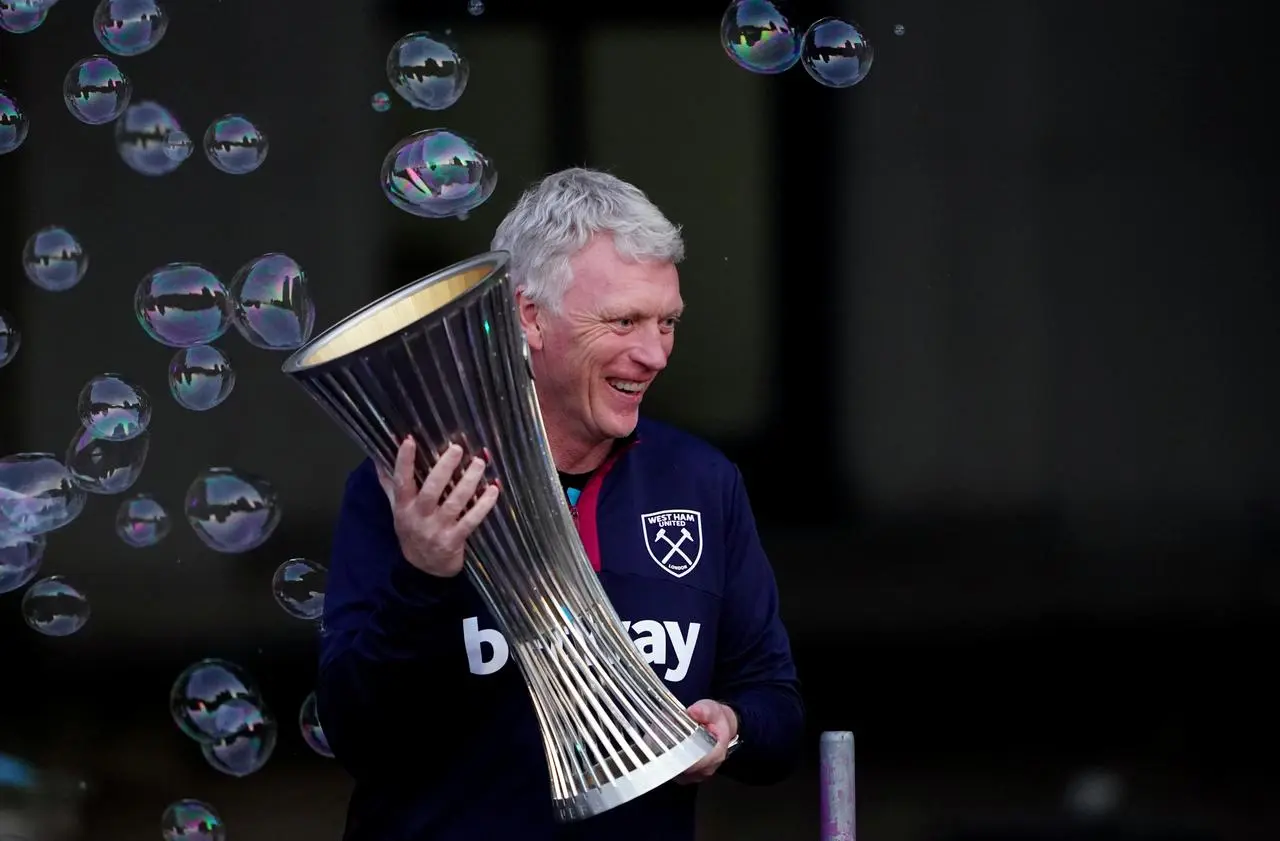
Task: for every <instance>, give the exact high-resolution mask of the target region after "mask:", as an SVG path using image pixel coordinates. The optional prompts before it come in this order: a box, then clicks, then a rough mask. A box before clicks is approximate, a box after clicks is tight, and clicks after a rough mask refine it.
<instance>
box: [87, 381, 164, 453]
mask: <svg viewBox="0 0 1280 841" xmlns="http://www.w3.org/2000/svg"><path fill="white" fill-rule="evenodd" d="M77 408H78V409H79V412H80V424H81V426H83V427H84V428H85V429H86V430H88V431H89V432H90V433H91V434H92V435H93V436H94V437H96V438H101V439H103V440H106V441H128V440H129V439H130V438H136V437H137V436H139V435H141V434H142V433H143V432H146V430H147V426H148V425H149V424H150V423H151V398H150V397H149V396H148V395H147V392H146V390H144V389H143V388H142V386H140V385H138V384H136V383H133V382H130V381H129V380H128V379H126V378H125V377H124V376H122V375H120V374H99V375H98V376H96V377H94V378H93V379H91V380H89V382H87V383H85V385H84V388H82V389H80V399H79V402H78V404H77Z"/></svg>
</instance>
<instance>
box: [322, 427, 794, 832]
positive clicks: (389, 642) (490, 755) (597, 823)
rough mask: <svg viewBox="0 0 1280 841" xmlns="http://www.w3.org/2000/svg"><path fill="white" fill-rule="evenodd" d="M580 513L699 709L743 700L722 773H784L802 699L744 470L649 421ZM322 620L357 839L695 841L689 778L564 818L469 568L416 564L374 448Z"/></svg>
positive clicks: (663, 671) (657, 660)
mask: <svg viewBox="0 0 1280 841" xmlns="http://www.w3.org/2000/svg"><path fill="white" fill-rule="evenodd" d="M499 504H501V503H499ZM575 514H576V519H577V522H578V530H579V535H580V537H581V538H582V541H583V545H584V547H585V549H586V551H587V555H588V556H589V557H590V558H591V560H592V565H593V566H594V567H596V568H597V569H598V571H599V575H600V578H601V582H602V584H603V585H604V589H605V591H606V592H607V593H608V595H609V598H610V600H611V601H612V602H613V604H614V606H615V607H616V609H617V612H618V615H619V617H620V618H621V619H622V620H623V621H624V622H626V623H627V625H628V630H629V632H630V634H631V636H632V638H633V639H634V640H635V642H636V645H637V646H638V648H639V650H640V651H641V653H642V654H643V655H644V657H645V659H646V660H648V662H649V663H650V664H651V665H652V666H653V668H654V669H655V670H657V672H658V674H659V675H660V676H661V677H662V679H663V680H664V681H665V683H666V685H667V686H668V687H669V688H670V690H671V691H672V692H673V693H674V694H675V695H676V697H678V698H679V699H680V700H681V701H682V702H683V703H684V704H685V705H686V706H688V705H691V704H693V703H694V702H695V701H698V700H700V699H702V698H710V699H714V700H719V701H723V702H726V703H728V704H729V705H730V706H732V707H733V708H734V709H736V710H737V711H738V715H739V718H740V727H739V735H740V736H741V737H742V740H743V743H742V747H741V748H740V749H739V750H738V751H737V752H735V753H734V755H733V756H732V757H730V758H729V760H728V761H726V762H725V763H724V765H722V766H721V768H720V771H719V772H718V773H720V774H723V775H725V776H728V777H731V778H734V779H737V780H739V781H741V782H745V783H751V784H767V783H772V782H776V781H778V780H780V779H782V778H783V777H785V776H786V775H787V773H788V772H789V771H790V769H791V766H792V764H793V763H794V761H795V759H796V758H797V754H798V752H799V749H800V745H801V741H802V735H803V731H804V709H803V705H802V703H801V698H800V689H799V682H798V680H797V677H796V670H795V666H794V663H793V661H792V658H791V648H790V642H789V640H788V637H787V633H786V630H785V629H784V627H783V625H782V621H781V619H780V618H779V613H778V591H777V586H776V584H775V581H774V576H773V570H772V568H771V567H770V565H769V561H768V559H767V558H766V557H765V554H764V550H763V549H762V547H761V545H760V539H759V537H758V536H757V534H756V526H755V520H754V518H753V516H752V513H751V506H750V503H749V502H748V500H747V493H746V490H745V488H744V487H743V482H742V476H741V474H740V473H739V472H738V469H737V468H736V467H735V466H734V465H733V464H732V463H731V462H730V461H729V460H728V459H726V458H725V457H724V455H722V454H721V453H720V452H719V451H718V450H716V449H715V448H713V447H711V446H710V445H709V444H707V443H705V442H703V441H701V440H699V439H697V438H695V437H693V436H691V435H688V434H686V433H683V432H680V431H678V430H676V429H673V428H671V427H669V426H665V425H662V424H658V423H655V422H652V421H648V420H642V421H641V423H640V426H639V428H638V430H637V435H636V436H634V440H633V441H631V442H629V444H628V445H627V446H624V447H622V448H620V449H618V450H616V451H615V454H614V455H613V456H612V457H611V458H610V459H609V460H608V461H606V462H605V464H603V465H602V466H601V467H600V468H599V469H598V470H596V471H595V473H594V474H593V475H592V476H591V477H590V479H589V481H588V482H587V485H586V487H585V488H583V489H582V492H581V495H580V497H579V499H578V501H577V505H576V511H575ZM660 529H665V531H663V533H662V535H661V536H659V535H658V532H659V530H660ZM686 533H687V534H686ZM673 546H675V547H678V549H676V550H673ZM324 624H325V632H324V634H323V635H322V642H321V660H320V676H319V681H318V685H317V688H316V694H317V699H318V703H319V706H318V714H319V718H320V721H321V724H322V726H323V728H324V732H325V735H326V737H327V738H328V741H329V744H330V746H331V747H332V748H333V751H334V753H335V755H336V756H337V758H338V760H339V761H340V762H341V763H342V764H343V766H344V767H345V768H346V769H347V770H348V771H349V772H350V773H351V774H352V776H353V777H354V778H355V781H356V787H355V792H354V794H353V795H352V800H351V804H350V809H349V812H348V817H347V830H346V835H345V841H487V839H495V841H497V839H504V840H505V839H513V838H518V839H521V841H544V839H545V841H551V840H552V839H556V841H562V840H563V841H568V839H582V841H586V839H601V841H605V839H607V841H692V839H693V835H694V802H695V797H696V792H697V786H689V785H678V784H675V783H670V784H667V785H664V786H661V787H660V788H658V789H657V790H655V791H653V792H651V793H649V794H647V795H644V796H643V797H640V798H638V799H636V800H633V801H631V802H629V803H625V804H623V805H622V806H619V807H616V808H614V809H612V810H610V811H608V812H605V813H604V814H602V815H598V816H596V817H593V818H589V819H587V820H585V821H582V822H579V823H576V824H568V825H559V824H556V823H555V821H554V816H553V812H552V804H551V783H550V779H549V775H548V771H547V767H546V759H545V755H544V752H543V748H542V743H541V741H540V737H539V733H538V727H537V722H536V720H535V718H534V714H533V709H532V704H531V701H530V699H529V695H528V691H527V690H526V689H525V685H524V682H523V679H522V678H521V675H520V671H519V669H518V667H517V666H516V665H515V664H514V663H512V662H511V652H510V651H509V649H508V646H507V643H506V640H505V639H504V638H503V637H502V635H501V634H500V633H499V632H498V631H497V630H496V623H495V622H494V620H493V618H492V617H491V616H490V614H489V613H488V611H487V610H486V608H485V607H484V605H483V603H482V602H481V600H480V597H479V596H478V594H477V593H476V592H475V590H474V588H473V587H472V586H471V584H470V582H469V581H468V580H467V578H466V576H465V575H459V576H457V577H456V578H452V579H441V578H436V577H433V576H429V575H427V574H425V573H422V572H420V571H419V570H417V569H415V568H414V567H412V566H410V565H409V563H408V562H407V561H405V560H404V557H403V555H402V554H401V552H400V549H399V546H398V543H397V541H396V537H395V534H394V530H393V527H392V522H391V511H390V506H389V505H388V503H387V499H386V496H385V495H384V494H383V491H382V488H381V487H380V486H379V484H378V480H377V476H376V474H375V472H374V468H373V466H372V464H371V463H370V462H368V461H366V462H364V463H363V464H361V465H360V466H359V467H358V468H357V469H356V470H355V471H354V472H353V473H352V474H351V476H350V478H349V479H348V480H347V486H346V492H345V495H344V497H343V500H342V509H341V513H340V515H339V518H338V525H337V531H336V534H335V536H334V545H333V558H332V561H331V565H330V569H329V585H328V592H327V594H326V597H325V620H324Z"/></svg>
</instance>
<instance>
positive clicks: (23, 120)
mask: <svg viewBox="0 0 1280 841" xmlns="http://www.w3.org/2000/svg"><path fill="white" fill-rule="evenodd" d="M30 130H31V123H30V122H29V121H28V120H27V113H26V112H25V111H23V110H22V106H20V105H18V100H16V99H14V98H13V97H12V96H11V95H9V94H8V93H6V92H5V91H2V90H0V155H7V154H8V153H10V152H12V151H13V150H14V149H17V148H18V147H19V146H21V145H22V142H23V141H24V140H26V139H27V132H28V131H30Z"/></svg>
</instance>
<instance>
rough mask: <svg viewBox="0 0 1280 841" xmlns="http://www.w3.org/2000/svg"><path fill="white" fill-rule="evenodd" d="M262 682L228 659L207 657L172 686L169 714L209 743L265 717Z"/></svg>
mask: <svg viewBox="0 0 1280 841" xmlns="http://www.w3.org/2000/svg"><path fill="white" fill-rule="evenodd" d="M264 706H265V704H264V703H263V700H262V690H261V688H260V687H259V686H258V682H257V681H255V680H254V679H253V678H252V677H250V676H249V673H248V672H246V671H245V670H244V669H242V668H240V667H239V666H237V665H236V664H235V663H230V662H228V661H226V660H218V659H213V658H209V659H205V660H200V661H199V662H196V663H192V664H191V665H190V666H187V668H185V669H183V670H182V673H181V674H179V675H178V677H177V679H176V680H174V682H173V686H172V687H170V689H169V714H170V715H171V716H172V717H173V722H174V724H177V725H178V729H179V730H181V731H182V732H183V733H184V734H186V735H187V736H188V737H189V738H191V739H194V740H196V741H197V742H201V743H204V744H208V743H210V742H216V741H217V740H219V739H226V738H229V737H231V736H234V735H235V734H236V733H239V732H240V731H241V730H244V729H245V728H246V727H248V726H249V725H250V723H251V722H254V721H259V720H261V718H262V712H261V710H262V709H263V708H264Z"/></svg>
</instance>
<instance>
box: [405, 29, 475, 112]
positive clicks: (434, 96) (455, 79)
mask: <svg viewBox="0 0 1280 841" xmlns="http://www.w3.org/2000/svg"><path fill="white" fill-rule="evenodd" d="M470 74H471V70H470V68H469V67H468V65H467V60H466V59H465V58H463V57H462V55H461V54H460V53H459V52H458V50H457V47H455V46H454V44H453V42H452V41H451V40H450V39H449V38H446V37H445V36H443V35H433V34H432V33H430V32H411V33H409V34H408V35H406V36H404V37H403V38H401V39H400V40H399V41H396V43H395V45H394V46H392V47H391V52H389V53H388V54H387V81H389V82H391V87H392V88H393V89H394V90H395V92H396V93H398V94H400V96H401V97H402V98H403V99H404V101H405V102H407V103H409V104H410V105H412V106H413V107H414V108H423V109H426V110H428V111H442V110H444V109H445V108H448V107H449V106H451V105H453V104H454V103H455V102H457V101H458V99H459V98H460V97H461V96H462V92H463V91H465V90H466V89H467V78H468V77H469V76H470Z"/></svg>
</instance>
